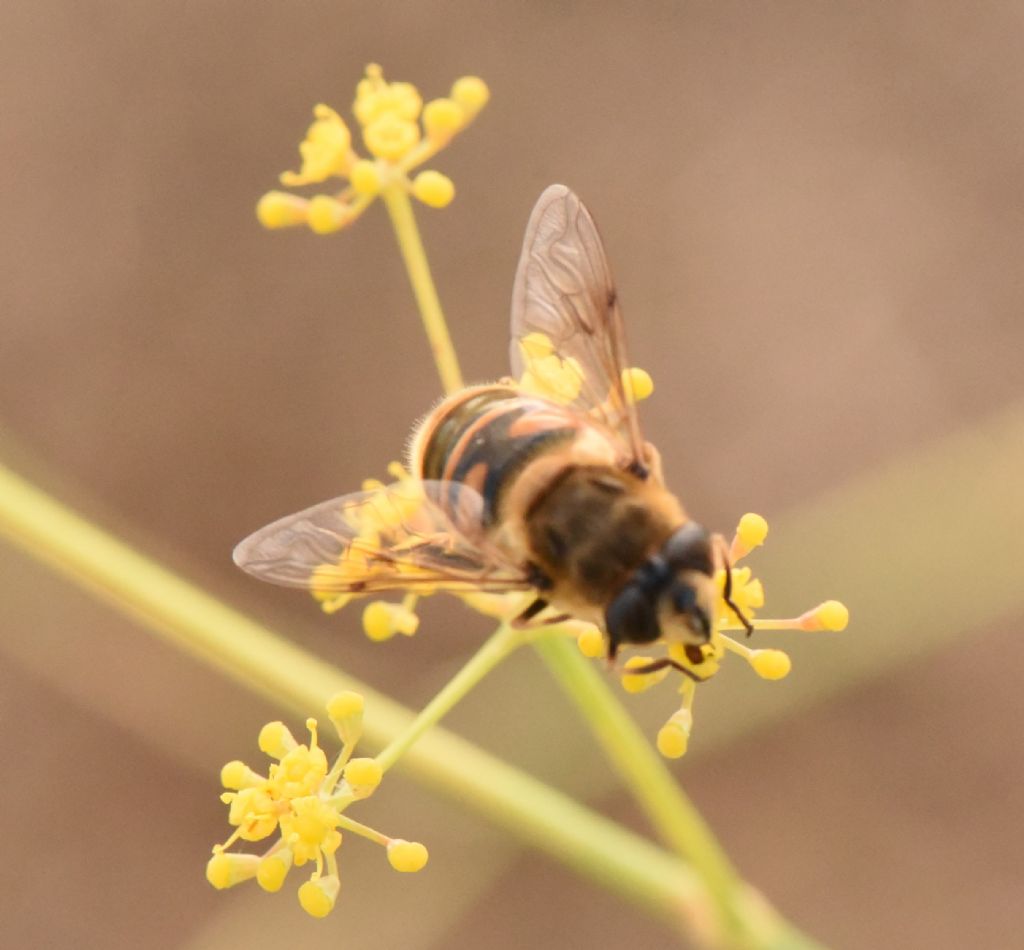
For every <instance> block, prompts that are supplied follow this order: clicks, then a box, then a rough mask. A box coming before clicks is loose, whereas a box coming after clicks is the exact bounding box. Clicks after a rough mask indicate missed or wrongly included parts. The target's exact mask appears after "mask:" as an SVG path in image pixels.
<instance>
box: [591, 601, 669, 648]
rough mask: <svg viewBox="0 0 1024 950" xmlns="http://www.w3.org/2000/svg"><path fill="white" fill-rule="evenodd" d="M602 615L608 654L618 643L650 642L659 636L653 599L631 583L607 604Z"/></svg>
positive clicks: (659, 631)
mask: <svg viewBox="0 0 1024 950" xmlns="http://www.w3.org/2000/svg"><path fill="white" fill-rule="evenodd" d="M604 618H605V629H606V630H607V631H608V638H609V641H610V651H609V652H610V653H611V655H612V656H614V655H615V651H616V650H617V649H618V647H619V644H621V643H651V642H653V641H654V640H657V639H658V637H660V636H661V628H660V627H659V626H658V614H657V610H656V609H655V605H654V602H653V599H652V598H651V596H650V595H649V594H647V593H645V592H644V591H643V590H641V589H640V588H639V587H636V586H635V585H633V584H627V585H626V586H625V587H624V588H623V589H622V591H621V592H620V593H619V595H618V597H616V598H615V600H613V601H612V602H611V603H610V604H609V605H608V609H607V610H606V611H605V614H604Z"/></svg>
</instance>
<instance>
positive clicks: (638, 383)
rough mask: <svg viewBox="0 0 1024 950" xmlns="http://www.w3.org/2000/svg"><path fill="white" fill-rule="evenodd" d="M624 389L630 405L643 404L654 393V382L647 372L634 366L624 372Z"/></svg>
mask: <svg viewBox="0 0 1024 950" xmlns="http://www.w3.org/2000/svg"><path fill="white" fill-rule="evenodd" d="M622 389H623V391H624V392H625V393H626V400H627V401H628V402H629V403H631V404H632V403H638V402H643V401H644V400H645V399H646V398H647V397H648V396H650V394H651V393H653V392H654V380H653V379H651V375H650V373H648V372H646V370H642V369H640V367H639V366H632V367H630V368H629V369H624V370H623V371H622Z"/></svg>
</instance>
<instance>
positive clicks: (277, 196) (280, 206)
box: [256, 191, 309, 230]
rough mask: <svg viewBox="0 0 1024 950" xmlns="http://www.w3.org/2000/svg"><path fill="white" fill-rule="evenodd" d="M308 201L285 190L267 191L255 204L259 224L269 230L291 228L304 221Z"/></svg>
mask: <svg viewBox="0 0 1024 950" xmlns="http://www.w3.org/2000/svg"><path fill="white" fill-rule="evenodd" d="M308 207H309V202H308V201H307V200H306V199H305V198H300V197H299V196H298V195H290V194H288V192H287V191H268V192H267V193H266V194H265V195H264V196H263V197H262V198H260V200H259V201H258V202H257V204H256V217H257V218H258V219H259V222H260V224H262V225H263V227H265V228H269V229H271V230H273V229H275V228H293V227H295V226H296V225H299V224H305V223H306V211H307V208H308Z"/></svg>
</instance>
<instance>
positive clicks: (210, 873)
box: [206, 851, 260, 891]
mask: <svg viewBox="0 0 1024 950" xmlns="http://www.w3.org/2000/svg"><path fill="white" fill-rule="evenodd" d="M259 863H260V859H259V855H255V854H228V853H227V852H224V851H218V852H217V853H216V854H215V855H214V856H213V857H212V858H210V860H209V861H207V862H206V880H208V881H209V882H210V883H211V884H212V885H213V886H214V887H215V888H217V890H218V891H222V890H224V888H226V887H234V886H235V885H236V884H241V883H242V881H248V880H249V879H250V878H253V877H255V876H256V871H257V868H258V867H259Z"/></svg>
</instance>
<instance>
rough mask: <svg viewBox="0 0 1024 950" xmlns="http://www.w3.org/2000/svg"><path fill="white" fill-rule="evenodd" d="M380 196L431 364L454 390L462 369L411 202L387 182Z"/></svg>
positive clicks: (447, 387) (449, 389)
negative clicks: (407, 281) (407, 276)
mask: <svg viewBox="0 0 1024 950" xmlns="http://www.w3.org/2000/svg"><path fill="white" fill-rule="evenodd" d="M381 198H382V199H383V201H384V205H385V207H386V208H387V209H388V215H389V216H390V218H391V225H392V227H393V228H394V231H395V237H396V238H397V240H398V247H399V250H400V251H401V252H402V260H403V261H404V262H405V269H406V271H407V272H408V274H409V282H410V283H411V284H412V290H413V293H414V294H415V296H416V304H417V305H418V307H419V311H420V317H421V318H422V320H423V329H424V331H426V334H427V340H428V341H429V343H430V352H431V353H432V354H433V357H434V365H435V366H436V367H437V372H438V375H439V376H440V377H441V385H442V386H443V387H444V391H445V392H446V393H448V394H451V393H453V392H457V391H458V390H460V389H462V386H463V383H462V372H461V370H460V369H459V361H458V358H457V357H456V355H455V348H454V347H453V346H452V340H451V335H450V334H449V333H448V323H447V321H446V320H445V318H444V312H443V311H442V310H441V301H440V300H439V299H438V296H437V289H436V288H435V287H434V280H433V278H432V277H431V275H430V265H429V264H428V263H427V255H426V252H425V251H424V250H423V241H422V240H421V239H420V232H419V228H418V227H417V226H416V217H415V215H414V214H413V210H412V202H411V201H410V200H409V195H408V193H407V192H406V191H405V189H404V188H402V187H401V186H400V185H397V184H392V185H389V186H387V187H386V188H385V189H384V190H383V191H382V192H381Z"/></svg>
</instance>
